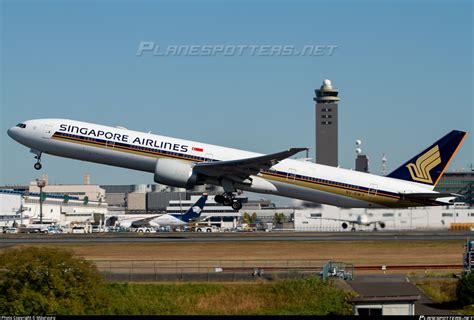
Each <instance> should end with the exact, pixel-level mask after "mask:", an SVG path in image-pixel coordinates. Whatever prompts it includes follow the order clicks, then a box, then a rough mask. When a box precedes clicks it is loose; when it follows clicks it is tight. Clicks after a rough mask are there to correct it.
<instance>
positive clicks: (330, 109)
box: [313, 79, 340, 167]
mask: <svg viewBox="0 0 474 320" xmlns="http://www.w3.org/2000/svg"><path fill="white" fill-rule="evenodd" d="M315 93H316V97H314V99H313V100H314V101H316V163H319V164H325V165H328V166H334V167H337V166H338V129H337V127H338V126H337V122H338V119H337V107H338V102H339V100H340V99H339V98H338V97H337V95H338V94H339V91H337V90H336V89H334V88H333V87H332V85H331V81H330V80H328V79H326V80H324V81H323V85H322V86H321V88H320V89H319V90H318V89H317V90H315Z"/></svg>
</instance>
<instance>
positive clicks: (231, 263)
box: [94, 259, 327, 282]
mask: <svg viewBox="0 0 474 320" xmlns="http://www.w3.org/2000/svg"><path fill="white" fill-rule="evenodd" d="M326 262H327V261H326V260H314V259H312V260H301V259H298V260H277V259H275V260H94V263H95V264H96V265H97V267H98V269H99V271H100V272H101V273H102V274H103V275H104V277H105V278H106V279H107V280H111V281H183V282H188V281H189V282H192V281H209V282H213V281H226V282H237V281H255V280H258V279H264V280H276V279H298V278H302V277H305V276H308V275H309V274H314V273H316V272H320V271H321V270H322V267H323V265H324V264H325V263H326Z"/></svg>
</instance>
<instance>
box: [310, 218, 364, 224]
mask: <svg viewBox="0 0 474 320" xmlns="http://www.w3.org/2000/svg"><path fill="white" fill-rule="evenodd" d="M306 218H308V219H322V220H332V221H342V222H347V223H358V221H357V220H350V219H337V218H317V217H306Z"/></svg>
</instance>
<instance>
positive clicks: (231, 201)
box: [214, 192, 242, 211]
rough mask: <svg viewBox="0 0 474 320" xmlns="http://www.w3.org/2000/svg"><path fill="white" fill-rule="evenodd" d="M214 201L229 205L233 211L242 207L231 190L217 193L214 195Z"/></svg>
mask: <svg viewBox="0 0 474 320" xmlns="http://www.w3.org/2000/svg"><path fill="white" fill-rule="evenodd" d="M214 201H216V202H217V203H220V204H223V205H225V206H230V207H232V209H234V210H235V211H239V210H240V209H242V202H240V201H239V200H238V199H236V198H235V197H234V194H233V193H232V192H225V193H223V194H218V195H216V196H215V197H214Z"/></svg>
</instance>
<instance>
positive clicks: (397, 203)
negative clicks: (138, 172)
mask: <svg viewBox="0 0 474 320" xmlns="http://www.w3.org/2000/svg"><path fill="white" fill-rule="evenodd" d="M52 139H54V140H59V141H64V142H70V143H77V144H82V145H87V146H93V147H97V148H102V149H106V150H116V151H120V152H126V153H130V154H136V155H140V156H147V157H151V158H176V159H182V160H185V161H190V162H197V161H194V160H192V159H188V158H186V157H180V156H177V155H168V154H163V153H160V152H155V151H143V150H136V149H134V148H130V147H125V146H120V145H114V146H113V147H107V146H106V145H105V143H100V142H97V141H91V140H86V139H80V138H76V137H61V136H54V135H53V136H52ZM260 175H261V176H262V177H263V178H265V179H268V180H273V181H279V182H283V183H288V184H293V185H297V186H301V187H305V188H310V189H314V190H319V191H323V192H329V193H334V194H338V195H341V196H344V197H349V198H353V199H357V200H361V201H365V202H369V203H374V204H379V205H383V206H387V207H404V206H407V205H408V204H410V205H411V206H413V205H417V206H423V205H426V204H422V203H414V202H412V201H407V200H401V199H400V197H397V196H394V195H389V194H386V193H383V191H382V192H379V191H377V192H376V193H374V194H369V193H368V192H367V191H361V190H358V189H355V188H350V187H341V186H337V185H331V184H329V183H322V182H314V181H309V180H306V179H302V178H298V179H292V178H290V179H288V178H287V177H286V176H284V175H281V174H275V173H270V172H263V173H261V174H260ZM304 180H306V181H304Z"/></svg>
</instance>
